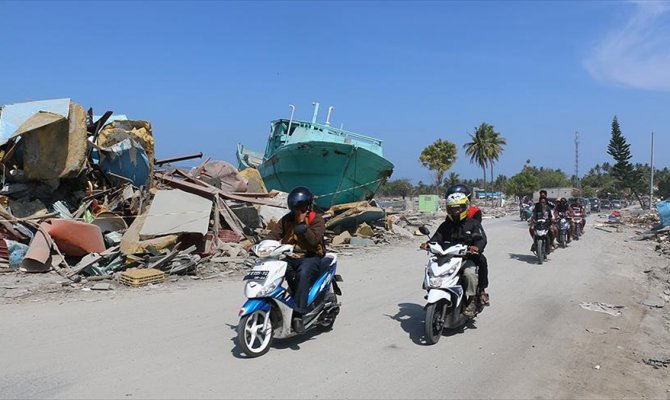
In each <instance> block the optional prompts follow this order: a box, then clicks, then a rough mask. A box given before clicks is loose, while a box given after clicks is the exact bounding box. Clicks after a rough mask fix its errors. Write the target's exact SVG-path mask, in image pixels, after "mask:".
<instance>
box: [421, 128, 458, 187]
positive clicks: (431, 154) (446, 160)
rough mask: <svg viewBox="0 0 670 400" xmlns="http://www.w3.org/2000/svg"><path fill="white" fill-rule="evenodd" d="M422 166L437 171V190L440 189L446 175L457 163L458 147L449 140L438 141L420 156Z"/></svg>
mask: <svg viewBox="0 0 670 400" xmlns="http://www.w3.org/2000/svg"><path fill="white" fill-rule="evenodd" d="M419 161H420V162H421V164H422V165H423V166H424V167H426V168H428V169H429V170H431V171H435V188H436V190H437V189H439V187H440V184H441V183H442V179H443V178H444V173H445V172H447V171H448V170H449V168H451V166H452V165H454V162H455V161H456V145H455V144H453V143H451V142H450V141H448V140H442V139H437V140H436V141H435V143H433V144H431V145H430V146H428V147H426V148H425V149H423V151H422V152H421V155H420V156H419Z"/></svg>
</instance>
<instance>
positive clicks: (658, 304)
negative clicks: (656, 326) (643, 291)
mask: <svg viewBox="0 0 670 400" xmlns="http://www.w3.org/2000/svg"><path fill="white" fill-rule="evenodd" d="M640 304H642V305H643V306H647V307H649V308H663V307H665V300H663V299H661V298H659V297H650V298H648V299H645V300H642V301H641V302H640Z"/></svg>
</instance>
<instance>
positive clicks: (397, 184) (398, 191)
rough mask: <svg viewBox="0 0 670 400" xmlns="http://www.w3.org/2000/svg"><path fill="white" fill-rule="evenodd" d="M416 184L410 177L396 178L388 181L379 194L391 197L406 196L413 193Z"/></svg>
mask: <svg viewBox="0 0 670 400" xmlns="http://www.w3.org/2000/svg"><path fill="white" fill-rule="evenodd" d="M413 190H414V186H412V182H411V181H410V180H409V179H395V180H392V181H387V182H386V183H385V184H384V185H383V186H382V187H380V188H379V194H380V195H381V196H389V197H403V198H404V197H405V196H409V195H411V194H412V191H413Z"/></svg>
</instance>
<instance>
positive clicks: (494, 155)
mask: <svg viewBox="0 0 670 400" xmlns="http://www.w3.org/2000/svg"><path fill="white" fill-rule="evenodd" d="M482 125H484V124H482ZM488 126H489V128H490V129H488V128H487V132H488V135H489V137H488V140H489V146H490V148H489V158H488V161H489V165H490V166H491V185H493V164H495V163H496V162H497V161H498V159H499V158H500V156H501V155H502V152H503V150H504V147H505V145H506V144H507V140H506V139H505V138H504V137H502V135H501V134H500V133H498V132H495V131H494V130H493V126H492V125H488Z"/></svg>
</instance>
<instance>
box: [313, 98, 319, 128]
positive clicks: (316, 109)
mask: <svg viewBox="0 0 670 400" xmlns="http://www.w3.org/2000/svg"><path fill="white" fill-rule="evenodd" d="M312 105H314V115H312V123H313V124H316V116H317V115H319V103H318V102H314V103H312Z"/></svg>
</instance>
